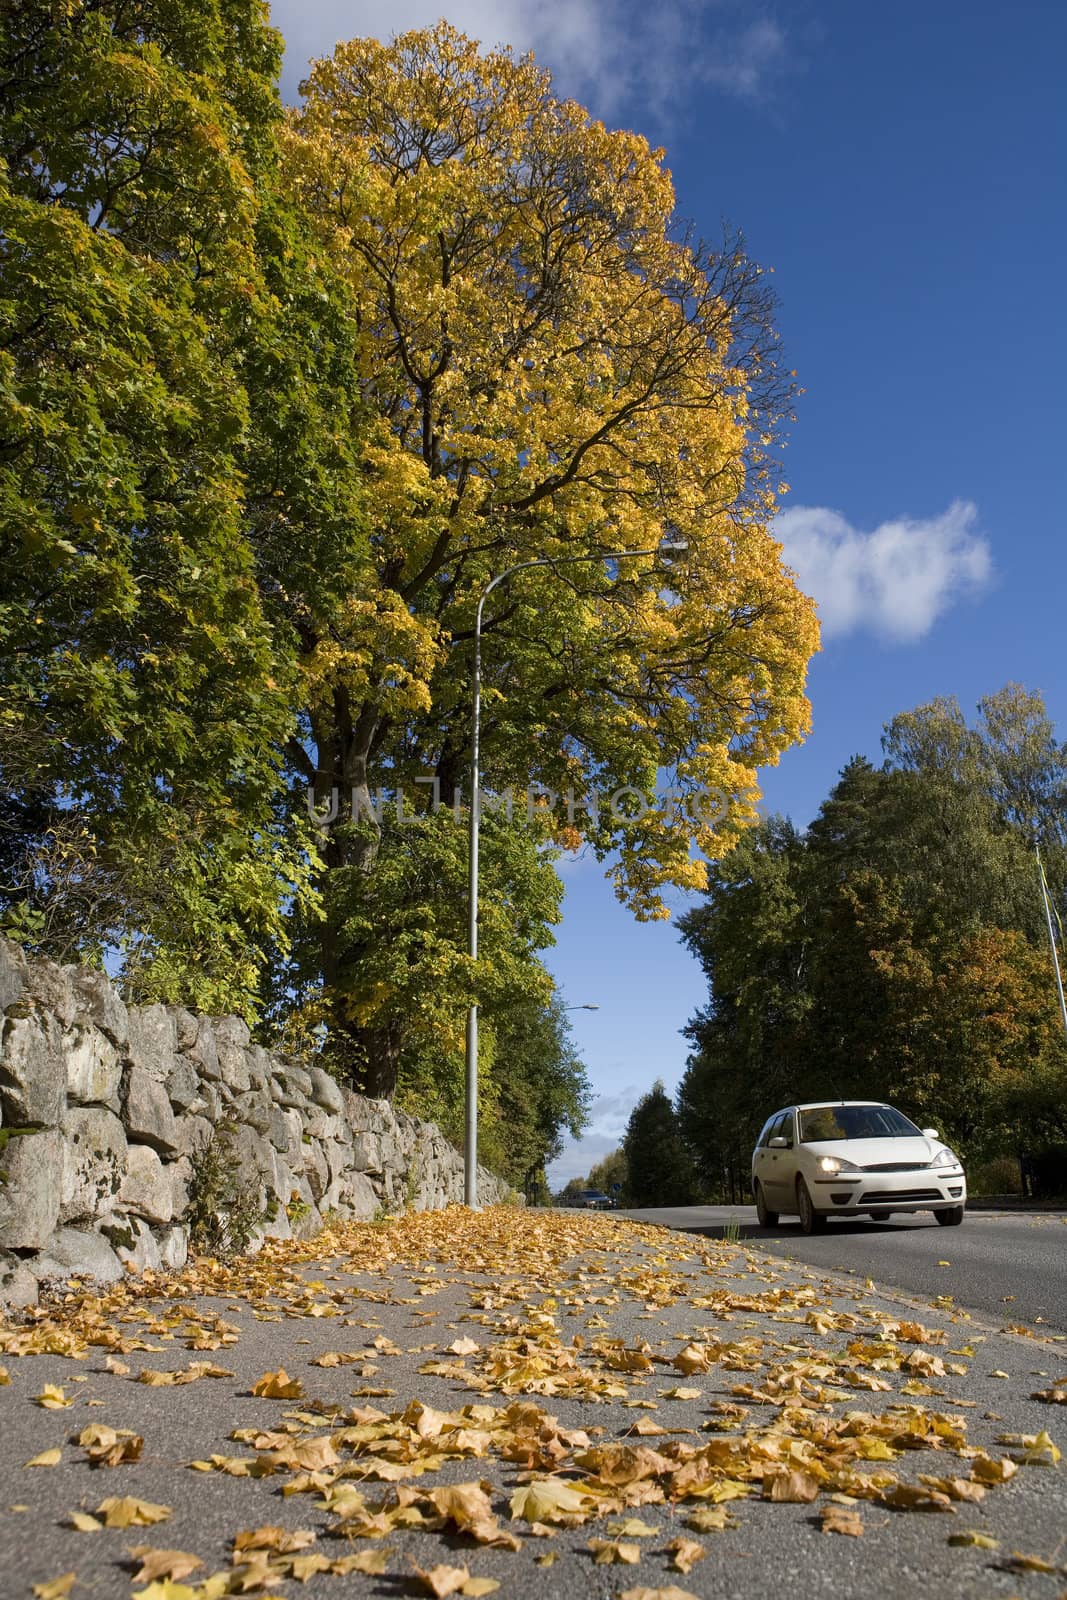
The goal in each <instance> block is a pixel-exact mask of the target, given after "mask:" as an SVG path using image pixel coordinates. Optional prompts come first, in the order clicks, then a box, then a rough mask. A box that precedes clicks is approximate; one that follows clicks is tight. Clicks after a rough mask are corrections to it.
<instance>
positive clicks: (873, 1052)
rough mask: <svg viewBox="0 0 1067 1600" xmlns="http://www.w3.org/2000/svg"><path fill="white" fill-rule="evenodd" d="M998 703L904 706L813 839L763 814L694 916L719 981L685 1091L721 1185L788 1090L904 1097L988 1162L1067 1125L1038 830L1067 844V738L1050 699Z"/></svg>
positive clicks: (691, 936)
mask: <svg viewBox="0 0 1067 1600" xmlns="http://www.w3.org/2000/svg"><path fill="white" fill-rule="evenodd" d="M986 708H990V710H989V711H988V712H987V709H986ZM981 710H982V718H981V720H980V721H979V723H978V725H977V727H976V728H974V729H972V728H969V727H968V725H967V723H966V721H965V719H964V718H963V716H962V714H961V713H960V712H959V708H958V707H957V706H956V705H955V703H954V702H952V701H935V702H932V703H931V704H929V705H927V706H923V707H919V708H918V709H917V710H916V711H913V712H908V713H905V714H902V715H901V716H899V717H897V718H895V719H894V720H893V722H892V723H891V724H890V726H889V728H888V729H887V731H886V738H885V747H886V752H887V756H888V760H887V763H886V765H885V767H883V768H882V769H881V770H875V769H874V768H873V767H872V766H871V765H870V763H869V762H867V761H864V760H862V759H860V758H857V759H856V760H854V761H852V762H850V763H849V765H848V766H847V767H846V768H845V770H844V772H843V773H842V775H841V778H840V781H839V782H838V784H837V785H835V788H834V790H833V791H832V793H831V794H830V796H829V797H828V798H827V800H826V801H825V802H824V804H823V806H822V807H821V808H820V812H819V815H818V817H817V818H816V819H815V821H814V822H813V823H812V825H811V827H810V828H809V829H808V831H807V833H806V834H804V835H800V834H798V833H797V832H796V831H795V830H794V829H793V828H792V827H791V826H790V825H789V824H786V823H782V822H781V821H779V820H777V819H772V820H770V821H767V822H764V823H762V824H760V825H759V827H757V828H756V829H754V830H753V833H752V835H751V836H750V838H749V839H748V840H746V841H745V842H743V843H742V845H741V846H739V847H738V849H737V850H736V851H735V852H734V853H733V855H732V856H731V857H729V858H728V859H727V861H726V862H724V863H721V864H720V865H719V866H718V867H717V868H716V869H715V871H714V873H713V876H712V881H711V884H710V887H709V892H708V895H707V898H706V901H705V903H704V904H703V905H701V906H699V907H698V908H696V909H695V910H694V911H692V912H690V913H689V915H688V916H687V917H686V919H685V921H684V923H683V935H684V937H685V938H686V940H687V942H688V943H689V946H690V948H691V949H692V950H693V952H694V954H696V955H697V957H698V959H700V960H701V962H702V963H703V965H704V967H705V970H706V972H707V974H708V978H709V986H710V994H709V1003H708V1006H707V1007H706V1008H705V1010H704V1011H703V1012H702V1013H700V1014H699V1015H698V1016H697V1017H695V1018H694V1019H693V1020H692V1022H691V1023H690V1024H689V1027H688V1029H687V1032H688V1035H689V1037H690V1039H691V1041H692V1043H693V1046H694V1050H693V1053H692V1055H691V1057H690V1060H689V1064H688V1067H687V1071H686V1075H685V1078H684V1079H683V1082H682V1084H681V1087H680V1090H679V1097H678V1103H679V1108H680V1111H681V1112H682V1118H683V1127H684V1129H685V1132H686V1136H687V1139H688V1141H689V1143H690V1147H691V1149H692V1150H693V1153H694V1159H695V1160H696V1161H697V1163H698V1167H699V1170H700V1172H701V1176H702V1178H703V1179H704V1180H705V1182H706V1183H707V1184H708V1185H709V1186H710V1188H711V1189H712V1190H713V1191H714V1192H718V1193H723V1192H724V1191H725V1189H726V1188H727V1187H732V1186H733V1184H732V1179H731V1174H732V1173H733V1172H737V1173H738V1174H743V1173H744V1171H745V1170H746V1168H747V1157H748V1152H749V1151H750V1150H751V1146H752V1141H753V1138H754V1136H755V1132H756V1130H757V1128H758V1126H759V1124H760V1123H761V1122H762V1121H763V1119H764V1118H765V1116H766V1115H767V1114H768V1113H769V1112H770V1111H772V1110H773V1109H774V1108H775V1107H776V1106H778V1105H781V1104H784V1103H788V1102H789V1101H791V1100H804V1099H818V1098H821V1097H823V1096H827V1095H833V1096H835V1097H836V1096H844V1097H857V1098H858V1097H874V1098H883V1099H888V1100H892V1101H894V1102H895V1103H897V1104H899V1105H900V1106H901V1108H902V1109H903V1110H904V1111H906V1112H908V1113H909V1114H910V1115H912V1116H913V1117H914V1118H915V1119H916V1120H917V1121H920V1122H922V1123H927V1122H932V1123H934V1124H936V1125H937V1126H938V1127H939V1128H940V1129H942V1130H943V1131H944V1132H945V1133H946V1134H947V1135H948V1136H949V1137H951V1138H953V1139H956V1140H958V1141H960V1142H962V1144H963V1146H964V1149H965V1150H966V1151H967V1152H968V1153H972V1154H973V1155H975V1156H976V1157H979V1158H985V1157H994V1156H997V1155H999V1154H1002V1153H1012V1152H1015V1151H1017V1150H1018V1149H1019V1148H1020V1146H1021V1145H1022V1144H1027V1145H1035V1146H1039V1145H1041V1144H1042V1143H1043V1142H1044V1143H1047V1142H1048V1141H1050V1140H1053V1139H1054V1138H1055V1137H1056V1136H1057V1135H1056V1121H1055V1117H1050V1115H1049V1108H1050V1106H1051V1105H1052V1104H1053V1103H1054V1095H1053V1094H1051V1093H1050V1088H1049V1086H1050V1085H1052V1084H1055V1083H1060V1084H1061V1085H1063V1086H1064V1087H1067V1070H1065V1069H1067V1052H1065V1049H1064V1041H1063V1038H1062V1029H1061V1027H1060V1025H1059V1022H1058V1018H1057V1014H1056V1006H1055V995H1054V990H1053V986H1052V971H1051V964H1050V961H1049V953H1048V948H1047V942H1046V930H1045V926H1044V918H1043V912H1042V909H1041V902H1040V898H1039V894H1038V890H1037V880H1036V876H1035V871H1034V862H1033V857H1032V854H1031V845H1032V842H1033V835H1034V830H1035V827H1037V826H1038V825H1040V826H1041V827H1042V828H1043V829H1044V830H1045V837H1046V838H1048V839H1049V840H1050V848H1051V847H1052V846H1054V837H1053V830H1052V822H1051V810H1052V808H1051V806H1050V805H1049V804H1048V801H1047V797H1048V796H1049V795H1051V794H1055V793H1056V792H1057V790H1056V785H1057V783H1058V782H1059V778H1058V777H1057V772H1061V771H1062V765H1063V762H1062V752H1060V753H1057V752H1058V747H1057V746H1056V743H1055V739H1054V736H1053V735H1052V733H1051V731H1050V727H1049V725H1048V722H1047V718H1045V717H1044V713H1043V707H1042V706H1041V704H1040V701H1039V700H1038V699H1037V698H1036V697H1033V696H1028V695H1026V694H1024V693H1023V692H1022V691H1018V690H1015V689H1009V690H1008V691H1004V692H1003V693H1002V694H1001V695H999V696H993V697H990V699H989V700H987V701H984V702H983V703H982V708H981ZM994 725H995V727H996V734H995V736H994V735H993V734H992V733H991V732H990V729H991V727H993V726H994ZM993 750H999V751H1000V755H999V758H997V759H994V756H993V755H992V754H991V751H993ZM1006 750H1007V751H1010V750H1014V751H1016V752H1017V767H1015V768H1013V767H1012V765H1011V763H1010V762H1009V761H1008V760H1007V759H1006V757H1005V756H1004V754H1003V752H1004V751H1006ZM1018 752H1022V754H1021V755H1018ZM1009 771H1015V772H1016V776H1015V778H1014V780H1013V790H1012V792H1013V793H1014V794H1015V795H1016V796H1023V797H1024V798H1023V799H1016V800H1015V801H1010V800H1009V797H1008V795H1007V791H1006V789H1005V787H1004V782H1005V780H1004V774H1005V773H1007V772H1009ZM1035 795H1037V796H1044V797H1045V799H1044V800H1043V801H1042V803H1041V805H1038V804H1037V803H1036V801H1035V800H1034V796H1035ZM1026 796H1029V797H1030V799H1029V800H1026V799H1025V797H1026ZM1042 807H1044V810H1045V811H1047V812H1048V813H1049V815H1048V817H1047V818H1046V820H1044V821H1042V822H1041V823H1040V824H1038V823H1037V822H1036V821H1035V819H1036V818H1038V817H1040V816H1043V815H1044V812H1043V810H1042ZM1024 1106H1029V1110H1028V1111H1025V1112H1023V1111H1022V1108H1023V1107H1024ZM716 1175H718V1176H716Z"/></svg>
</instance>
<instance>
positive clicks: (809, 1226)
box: [797, 1178, 826, 1233]
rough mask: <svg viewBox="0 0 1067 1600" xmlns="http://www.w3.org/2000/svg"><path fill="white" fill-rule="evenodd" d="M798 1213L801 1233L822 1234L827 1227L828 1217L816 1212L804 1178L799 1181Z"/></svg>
mask: <svg viewBox="0 0 1067 1600" xmlns="http://www.w3.org/2000/svg"><path fill="white" fill-rule="evenodd" d="M797 1211H798V1212H799V1213H800V1231H801V1233H822V1231H823V1229H824V1228H825V1227H826V1217H825V1215H824V1213H823V1212H821V1211H816V1209H815V1204H814V1201H813V1200H812V1198H811V1195H810V1194H809V1193H808V1186H807V1184H806V1183H805V1182H804V1179H803V1178H798V1179H797Z"/></svg>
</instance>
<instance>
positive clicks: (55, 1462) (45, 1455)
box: [24, 1447, 63, 1467]
mask: <svg viewBox="0 0 1067 1600" xmlns="http://www.w3.org/2000/svg"><path fill="white" fill-rule="evenodd" d="M62 1459H63V1452H62V1450H60V1449H58V1447H57V1448H55V1449H52V1450H42V1451H41V1453H40V1455H39V1456H34V1457H33V1460H32V1461H27V1462H25V1463H24V1465H25V1466H27V1467H58V1466H59V1463H60V1462H61V1461H62Z"/></svg>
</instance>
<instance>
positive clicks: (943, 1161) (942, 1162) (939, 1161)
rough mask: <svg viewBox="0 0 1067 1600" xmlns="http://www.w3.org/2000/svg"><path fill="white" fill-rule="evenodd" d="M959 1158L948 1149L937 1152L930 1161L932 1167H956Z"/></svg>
mask: <svg viewBox="0 0 1067 1600" xmlns="http://www.w3.org/2000/svg"><path fill="white" fill-rule="evenodd" d="M959 1164H960V1158H959V1156H957V1155H954V1154H953V1152H952V1151H951V1150H949V1149H944V1150H939V1151H938V1152H937V1154H936V1156H935V1157H934V1159H933V1160H932V1161H931V1163H930V1165H931V1166H932V1167H958V1166H959Z"/></svg>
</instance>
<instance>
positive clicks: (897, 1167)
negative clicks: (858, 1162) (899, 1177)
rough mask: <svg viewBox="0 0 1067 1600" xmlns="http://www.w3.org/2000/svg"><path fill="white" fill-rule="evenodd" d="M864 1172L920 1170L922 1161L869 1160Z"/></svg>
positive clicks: (922, 1169)
mask: <svg viewBox="0 0 1067 1600" xmlns="http://www.w3.org/2000/svg"><path fill="white" fill-rule="evenodd" d="M863 1170H864V1171H865V1172H922V1171H924V1170H925V1169H924V1166H923V1163H922V1162H915V1161H879V1162H871V1163H870V1164H869V1165H867V1166H866V1167H864V1169H863Z"/></svg>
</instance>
